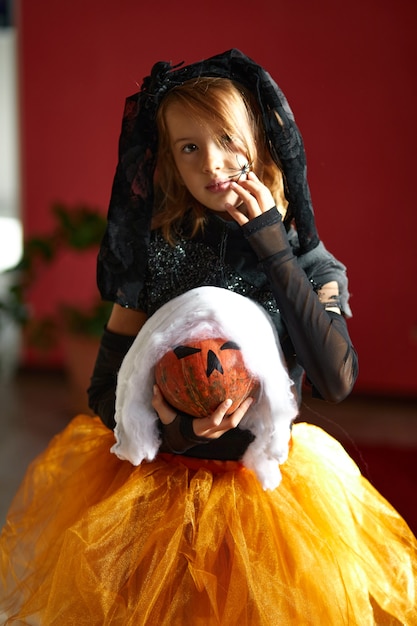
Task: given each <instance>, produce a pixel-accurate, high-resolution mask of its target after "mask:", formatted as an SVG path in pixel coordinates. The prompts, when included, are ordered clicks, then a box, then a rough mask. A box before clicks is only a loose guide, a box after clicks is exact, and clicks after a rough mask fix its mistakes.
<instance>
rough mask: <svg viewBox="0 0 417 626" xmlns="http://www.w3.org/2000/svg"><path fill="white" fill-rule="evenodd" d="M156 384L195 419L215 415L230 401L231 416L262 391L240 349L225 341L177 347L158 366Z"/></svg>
mask: <svg viewBox="0 0 417 626" xmlns="http://www.w3.org/2000/svg"><path fill="white" fill-rule="evenodd" d="M155 380H156V383H157V385H158V386H159V388H160V390H161V393H162V395H163V396H164V397H165V399H166V400H167V402H169V404H171V405H172V406H173V407H174V408H176V409H177V410H179V411H181V412H183V413H187V414H189V415H192V416H193V417H207V416H208V415H211V414H212V413H213V412H214V411H215V410H216V409H217V407H218V406H219V404H221V403H222V402H224V400H226V399H228V398H230V399H231V400H232V405H231V407H230V408H229V410H228V411H227V414H228V415H230V414H231V413H233V412H234V411H235V410H236V409H237V408H238V406H239V405H240V404H241V403H242V402H243V401H244V400H245V399H246V398H247V397H248V396H249V395H251V394H253V393H254V392H255V390H256V388H257V387H258V380H257V379H256V377H255V376H254V375H253V374H252V373H251V372H250V371H249V370H248V369H247V368H246V366H245V363H244V360H243V356H242V352H241V349H240V346H239V345H238V344H236V343H235V342H234V341H230V340H229V339H225V338H215V339H203V340H200V341H199V340H197V341H193V342H192V343H189V344H182V345H178V346H175V347H174V348H173V350H170V351H168V352H167V353H165V354H164V356H163V357H162V358H161V359H160V360H159V361H158V363H157V364H156V366H155Z"/></svg>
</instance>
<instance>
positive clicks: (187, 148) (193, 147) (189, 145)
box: [182, 143, 197, 154]
mask: <svg viewBox="0 0 417 626" xmlns="http://www.w3.org/2000/svg"><path fill="white" fill-rule="evenodd" d="M195 150H197V146H196V145H195V143H187V145H186V146H184V147H183V148H182V151H183V152H185V153H186V154H190V153H191V152H194V151H195Z"/></svg>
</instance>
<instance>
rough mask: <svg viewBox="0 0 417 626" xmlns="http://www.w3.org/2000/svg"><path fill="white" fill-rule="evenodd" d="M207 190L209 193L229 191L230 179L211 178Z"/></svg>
mask: <svg viewBox="0 0 417 626" xmlns="http://www.w3.org/2000/svg"><path fill="white" fill-rule="evenodd" d="M206 189H207V191H210V192H211V193H223V192H225V191H229V189H230V180H212V181H211V182H210V183H209V184H208V185H207V186H206Z"/></svg>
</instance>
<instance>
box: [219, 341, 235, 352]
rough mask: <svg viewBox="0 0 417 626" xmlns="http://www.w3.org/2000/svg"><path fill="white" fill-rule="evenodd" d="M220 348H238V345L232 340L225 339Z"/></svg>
mask: <svg viewBox="0 0 417 626" xmlns="http://www.w3.org/2000/svg"><path fill="white" fill-rule="evenodd" d="M220 350H240V346H238V345H237V343H235V342H234V341H226V343H224V344H223V345H222V346H221V348H220Z"/></svg>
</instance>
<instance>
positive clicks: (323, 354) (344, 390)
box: [242, 208, 358, 402]
mask: <svg viewBox="0 0 417 626" xmlns="http://www.w3.org/2000/svg"><path fill="white" fill-rule="evenodd" d="M242 228H243V231H244V234H245V237H246V238H247V239H248V241H249V243H250V244H251V246H252V248H253V250H254V251H255V252H256V254H257V255H258V258H259V260H260V261H261V262H262V264H263V267H264V270H265V272H266V274H267V276H268V278H269V281H270V284H271V288H272V291H273V293H274V296H275V298H276V301H277V304H278V307H279V310H280V313H281V315H282V318H283V320H284V323H285V325H286V328H287V331H288V334H289V336H290V338H291V341H292V343H293V346H294V349H295V353H296V356H297V361H298V362H299V364H300V365H301V366H302V367H303V369H304V370H305V372H306V375H307V377H308V379H309V381H310V382H311V383H312V385H313V386H314V387H315V389H316V390H317V392H318V394H319V395H320V396H321V397H322V398H323V399H325V400H328V401H330V402H340V401H341V400H343V399H344V398H345V397H346V396H347V395H348V394H349V393H350V391H351V390H352V387H353V385H354V382H355V380H356V377H357V372H358V364H357V355H356V352H355V350H354V348H353V346H352V342H351V340H350V337H349V333H348V330H347V325H346V320H345V319H344V317H343V316H342V315H339V314H338V313H332V312H331V311H326V310H325V309H324V307H323V305H322V303H321V302H320V300H319V298H318V296H317V294H316V292H315V291H314V290H313V287H312V284H311V282H310V281H309V280H308V278H307V276H306V274H305V272H304V271H303V270H302V269H301V268H300V266H299V264H298V262H297V259H296V257H295V256H294V254H293V252H292V249H291V246H290V245H289V242H288V238H287V234H286V232H285V228H284V226H283V224H282V220H281V216H280V214H279V213H278V211H277V210H276V208H273V209H271V210H270V211H268V212H266V213H263V214H262V215H260V216H259V217H257V218H255V219H254V220H251V221H250V222H248V223H247V224H245V225H244V226H243V227H242Z"/></svg>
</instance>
